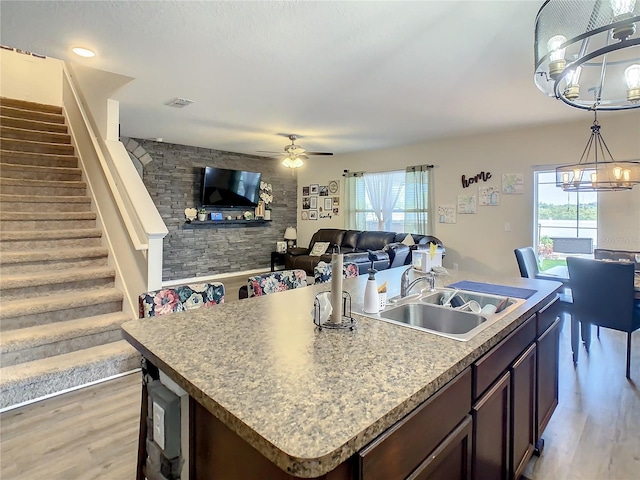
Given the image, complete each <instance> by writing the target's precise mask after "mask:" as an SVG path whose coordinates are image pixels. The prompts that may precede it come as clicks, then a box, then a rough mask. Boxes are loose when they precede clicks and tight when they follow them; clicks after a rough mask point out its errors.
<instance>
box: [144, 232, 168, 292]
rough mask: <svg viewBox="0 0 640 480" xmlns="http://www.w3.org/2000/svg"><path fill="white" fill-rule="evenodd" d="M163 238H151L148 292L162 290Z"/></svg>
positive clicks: (148, 258) (148, 257)
mask: <svg viewBox="0 0 640 480" xmlns="http://www.w3.org/2000/svg"><path fill="white" fill-rule="evenodd" d="M163 238H164V235H162V236H149V250H148V253H147V291H148V292H151V291H153V290H159V289H161V288H162V239H163Z"/></svg>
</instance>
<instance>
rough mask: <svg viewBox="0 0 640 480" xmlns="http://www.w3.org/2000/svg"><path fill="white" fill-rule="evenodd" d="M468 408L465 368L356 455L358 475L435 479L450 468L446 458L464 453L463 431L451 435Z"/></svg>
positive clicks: (380, 479)
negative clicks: (414, 475) (412, 476)
mask: <svg viewBox="0 0 640 480" xmlns="http://www.w3.org/2000/svg"><path fill="white" fill-rule="evenodd" d="M470 409H471V370H470V369H467V370H465V371H464V372H462V373H461V374H460V375H458V376H457V377H456V378H454V379H453V380H451V381H450V382H449V383H448V384H447V385H446V386H445V387H444V388H442V389H441V390H440V391H439V392H438V393H436V394H435V395H434V396H433V397H431V398H430V399H428V400H427V401H426V402H424V403H423V404H422V405H420V406H419V407H418V408H416V409H415V410H414V411H413V412H411V413H410V414H409V415H407V416H406V417H405V418H403V419H402V420H400V421H399V422H398V423H396V424H395V425H394V426H393V427H391V428H390V429H389V430H387V431H386V432H384V433H383V434H382V435H380V436H379V437H378V438H377V439H375V440H374V441H373V442H371V443H370V444H369V445H367V446H366V447H364V448H363V449H362V450H360V452H358V453H357V457H358V471H359V473H360V477H359V478H360V479H362V480H389V479H392V478H393V479H395V478H399V479H401V478H407V477H408V476H410V475H413V474H416V475H418V476H416V477H414V478H421V479H425V478H441V477H439V476H438V475H440V474H441V473H442V472H444V471H453V470H451V465H450V464H451V461H452V459H453V458H454V457H455V456H456V455H457V454H458V453H459V454H460V455H463V454H464V452H470V437H469V436H468V433H469V432H467V433H466V434H465V433H460V432H458V434H459V435H461V437H459V436H458V434H454V433H455V432H456V431H457V430H458V428H457V426H459V425H460V424H461V422H462V421H463V419H464V418H465V416H467V415H468V413H469V411H470ZM463 431H464V432H466V430H464V429H463ZM434 456H435V457H436V458H432V457H434ZM456 458H459V457H456ZM425 461H426V463H425ZM468 464H469V462H467V465H468ZM421 468H422V469H421ZM418 470H420V473H416V471H418ZM468 470H469V469H468V468H467V467H465V468H463V469H462V470H461V472H466V471H468ZM429 472H433V475H435V476H431V473H429ZM461 474H462V473H461ZM446 478H449V479H452V480H453V479H457V478H460V479H464V478H468V477H465V476H460V477H459V476H455V475H454V476H449V477H446Z"/></svg>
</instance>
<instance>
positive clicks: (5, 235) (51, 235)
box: [0, 228, 102, 241]
mask: <svg viewBox="0 0 640 480" xmlns="http://www.w3.org/2000/svg"><path fill="white" fill-rule="evenodd" d="M101 236H102V231H101V230H100V229H99V228H77V229H73V230H16V231H13V232H7V231H1V232H0V241H21V240H60V239H63V238H86V237H101Z"/></svg>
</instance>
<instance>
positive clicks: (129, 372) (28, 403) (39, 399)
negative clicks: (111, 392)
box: [0, 368, 142, 414]
mask: <svg viewBox="0 0 640 480" xmlns="http://www.w3.org/2000/svg"><path fill="white" fill-rule="evenodd" d="M137 372H140V369H139V368H136V369H134V370H129V371H128V372H122V373H118V374H116V375H111V376H110V377H107V378H101V379H100V380H94V381H93V382H89V383H83V384H82V385H77V386H75V387H71V388H66V389H64V390H60V391H59V392H55V393H50V394H48V395H43V396H42V397H38V398H33V399H31V400H27V401H25V402H20V403H16V404H15V405H9V406H8V407H4V408H0V414H1V413H5V412H8V411H10V410H15V409H16V408H20V407H26V406H27V405H31V404H32V403H37V402H41V401H42V400H46V399H48V398H53V397H57V396H59V395H63V394H65V393H69V392H74V391H76V390H80V389H81V388H85V387H91V386H92V385H97V384H99V383H103V382H108V381H109V380H115V379H116V378H120V377H124V376H125V375H132V374H134V373H137ZM140 382H142V379H141V380H140ZM140 384H141V385H142V383H140Z"/></svg>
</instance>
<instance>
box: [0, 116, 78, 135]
mask: <svg viewBox="0 0 640 480" xmlns="http://www.w3.org/2000/svg"><path fill="white" fill-rule="evenodd" d="M0 125H2V126H4V127H13V128H22V129H25V130H33V131H38V132H55V133H67V125H65V124H64V123H52V122H43V121H38V120H32V119H29V118H18V117H5V116H0Z"/></svg>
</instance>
